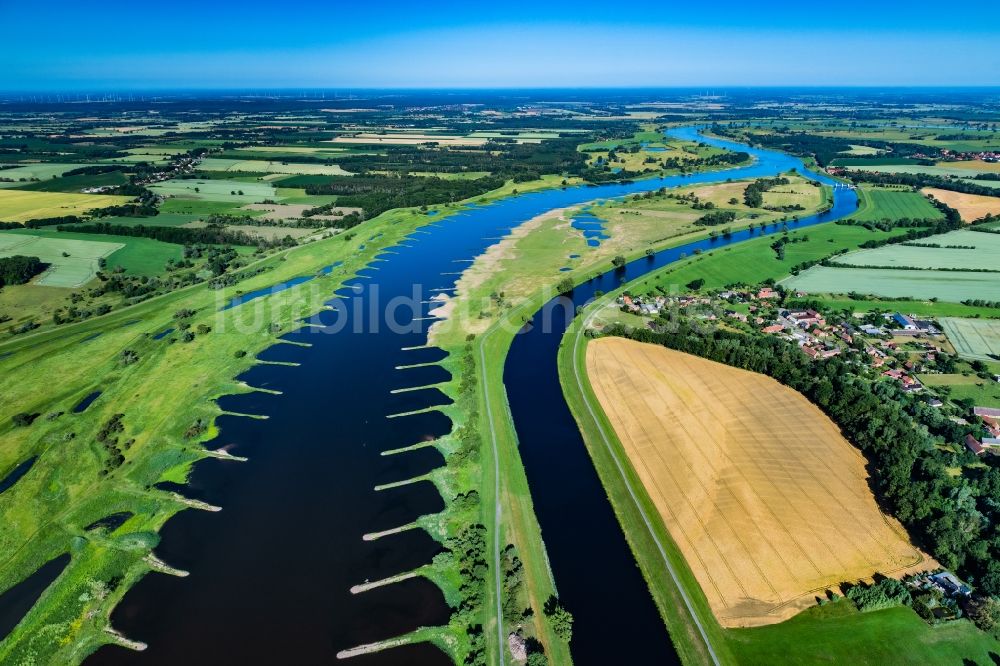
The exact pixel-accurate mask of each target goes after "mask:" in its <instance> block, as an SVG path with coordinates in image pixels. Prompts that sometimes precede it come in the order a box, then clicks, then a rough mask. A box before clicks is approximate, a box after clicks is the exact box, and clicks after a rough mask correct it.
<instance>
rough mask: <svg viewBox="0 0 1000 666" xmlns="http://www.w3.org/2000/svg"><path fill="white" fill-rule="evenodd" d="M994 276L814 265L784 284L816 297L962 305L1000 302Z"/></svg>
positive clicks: (995, 276)
mask: <svg viewBox="0 0 1000 666" xmlns="http://www.w3.org/2000/svg"><path fill="white" fill-rule="evenodd" d="M998 277H1000V276H998V275H997V274H996V273H960V272H954V271H934V270H925V271H921V270H915V271H911V270H895V269H891V268H890V269H858V268H833V267H828V266H814V267H812V268H810V269H809V270H806V271H803V272H802V273H800V274H799V275H797V276H795V277H792V278H789V279H787V280H785V281H784V282H783V284H784V285H785V286H786V287H788V288H789V289H796V290H800V291H804V292H808V293H815V294H846V293H849V292H852V291H855V292H858V293H861V294H875V295H877V296H889V297H905V298H913V297H921V298H928V299H930V298H937V299H940V300H943V301H952V302H955V303H961V302H962V301H964V300H966V299H983V300H989V301H996V300H1000V279H998Z"/></svg>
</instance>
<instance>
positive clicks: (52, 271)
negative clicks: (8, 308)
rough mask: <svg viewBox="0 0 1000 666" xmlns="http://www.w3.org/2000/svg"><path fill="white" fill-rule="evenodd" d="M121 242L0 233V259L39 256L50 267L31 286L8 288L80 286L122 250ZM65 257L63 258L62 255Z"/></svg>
mask: <svg viewBox="0 0 1000 666" xmlns="http://www.w3.org/2000/svg"><path fill="white" fill-rule="evenodd" d="M122 247H123V246H122V244H121V243H116V242H114V241H109V240H105V239H103V238H101V237H96V238H87V239H71V238H64V237H53V236H43V235H40V234H34V233H32V234H26V233H19V232H2V231H0V256H4V257H9V256H13V255H23V256H27V257H38V258H39V259H41V260H42V261H43V262H44V263H46V264H49V268H48V269H47V270H46V271H45V273H43V274H42V275H40V276H38V277H37V278H35V279H34V280H33V281H32V284H31V285H27V286H14V287H9V289H31V288H33V286H34V285H42V286H46V287H80V286H83V285H84V284H86V283H87V282H89V281H90V280H92V279H94V276H95V275H96V274H97V271H98V269H99V264H98V260H99V259H100V258H102V257H109V256H111V255H112V254H113V253H114V252H117V251H119V250H121V249H122ZM64 254H65V255H67V256H63V255H64Z"/></svg>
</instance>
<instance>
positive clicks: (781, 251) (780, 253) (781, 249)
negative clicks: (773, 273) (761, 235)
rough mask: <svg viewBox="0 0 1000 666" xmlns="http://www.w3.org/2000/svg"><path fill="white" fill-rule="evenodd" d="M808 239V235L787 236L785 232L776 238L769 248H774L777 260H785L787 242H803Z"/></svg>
mask: <svg viewBox="0 0 1000 666" xmlns="http://www.w3.org/2000/svg"><path fill="white" fill-rule="evenodd" d="M808 240H809V236H806V235H802V236H789V235H787V234H784V235H782V236H781V237H780V238H778V240H776V241H774V242H773V243H771V249H772V250H774V254H775V256H776V257H777V258H778V261H784V260H785V246H786V245H788V244H789V243H805V242H806V241H808Z"/></svg>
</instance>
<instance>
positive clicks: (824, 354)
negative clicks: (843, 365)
mask: <svg viewBox="0 0 1000 666" xmlns="http://www.w3.org/2000/svg"><path fill="white" fill-rule="evenodd" d="M802 351H803V353H805V355H806V356H808V357H809V358H811V359H813V360H816V359H824V358H831V357H833V356H837V355H838V354H840V349H839V348H838V347H822V346H813V345H803V346H802Z"/></svg>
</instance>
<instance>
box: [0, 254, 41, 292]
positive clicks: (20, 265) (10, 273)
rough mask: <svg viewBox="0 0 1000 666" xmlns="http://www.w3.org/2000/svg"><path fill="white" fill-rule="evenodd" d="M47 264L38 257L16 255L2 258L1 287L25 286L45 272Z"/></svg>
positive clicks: (0, 264)
mask: <svg viewBox="0 0 1000 666" xmlns="http://www.w3.org/2000/svg"><path fill="white" fill-rule="evenodd" d="M45 267H46V264H44V263H42V260H41V259H39V258H38V257H26V256H24V255H20V254H15V255H14V256H12V257H0V287H3V286H4V285H8V284H24V283H25V282H27V281H28V280H30V279H31V278H33V277H35V276H36V275H38V274H39V273H41V272H42V271H44V270H45Z"/></svg>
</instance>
